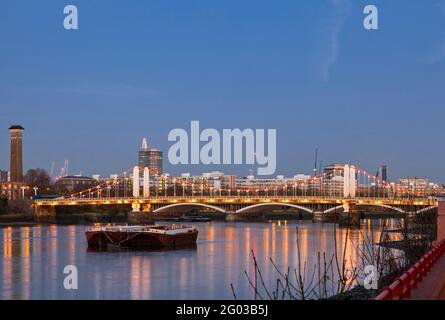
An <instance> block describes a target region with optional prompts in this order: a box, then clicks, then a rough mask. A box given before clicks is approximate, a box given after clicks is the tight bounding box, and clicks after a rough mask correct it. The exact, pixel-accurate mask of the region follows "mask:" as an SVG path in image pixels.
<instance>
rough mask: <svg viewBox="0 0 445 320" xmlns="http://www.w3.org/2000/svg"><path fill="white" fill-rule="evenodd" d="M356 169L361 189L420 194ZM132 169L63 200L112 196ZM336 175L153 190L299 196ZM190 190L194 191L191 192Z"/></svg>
mask: <svg viewBox="0 0 445 320" xmlns="http://www.w3.org/2000/svg"><path fill="white" fill-rule="evenodd" d="M352 168H354V169H355V170H356V172H357V174H358V179H357V182H358V186H359V187H360V186H364V187H367V188H380V187H386V188H389V189H390V190H391V191H396V192H400V191H401V190H403V192H404V193H407V194H412V195H415V194H416V190H410V188H408V189H407V188H406V187H401V186H397V185H395V184H393V183H390V182H388V181H385V180H382V179H380V178H379V177H376V176H374V175H372V174H370V173H369V172H368V171H366V170H363V169H361V168H358V167H354V166H352ZM131 170H132V169H131V168H129V169H128V170H127V171H124V172H123V173H121V174H119V175H118V176H117V177H116V178H115V179H113V180H107V181H104V182H103V183H101V184H99V185H97V186H94V187H92V188H88V189H85V190H83V191H80V192H77V193H73V194H71V195H69V196H65V197H63V198H64V199H73V198H84V197H85V196H86V195H88V197H89V198H91V197H94V196H95V195H97V196H98V197H101V194H102V192H103V191H106V192H107V193H111V190H112V189H113V187H115V188H116V186H120V185H121V183H122V182H123V183H124V187H125V186H128V185H131V182H132V181H133V176H132V175H130V176H128V177H127V172H131ZM333 175H334V173H332V172H329V173H326V172H325V173H322V174H320V175H318V176H314V177H311V178H308V179H304V180H300V181H296V182H292V183H288V182H286V184H285V185H282V184H276V185H270V186H257V187H249V186H243V187H238V188H226V187H214V186H209V185H208V184H207V182H206V180H207V179H208V178H206V177H187V178H185V177H173V176H158V175H154V180H155V181H158V179H159V178H161V181H162V182H161V184H160V186H157V185H155V188H153V189H155V192H154V193H155V195H156V196H158V194H159V192H160V191H161V192H162V191H163V192H165V193H167V191H168V190H169V186H170V188H173V189H174V190H173V191H174V193H175V195H176V194H177V192H176V188H177V187H179V188H182V189H183V196H185V193H186V192H185V188H187V189H188V190H187V193H188V191H191V192H192V194H193V195H194V194H195V193H201V195H202V196H203V192H204V190H209V193H210V196H212V194H213V192H214V191H215V190H216V191H217V192H218V193H219V194H221V193H227V194H229V195H231V194H232V192H236V193H237V194H238V195H240V194H241V193H243V194H246V195H249V194H254V193H257V194H258V193H266V194H267V193H268V192H269V191H273V192H278V191H283V192H286V193H287V191H288V190H289V188H290V189H291V190H292V189H293V192H294V194H295V193H296V190H295V189H298V188H299V187H301V188H307V187H308V186H309V185H311V184H315V183H320V187H321V184H322V183H323V180H324V179H329V178H332V176H333ZM360 175H363V176H362V178H363V184H362V179H361V177H360ZM366 179H367V181H366ZM190 180H192V181H190ZM284 180H285V179H284ZM197 181H198V182H197ZM190 188H191V190H189V189H190ZM153 189H151V190H153ZM115 190H116V189H115ZM128 191H129V190H126V192H128ZM322 191H323V190H322ZM124 192H125V189H124ZM115 193H116V192H115Z"/></svg>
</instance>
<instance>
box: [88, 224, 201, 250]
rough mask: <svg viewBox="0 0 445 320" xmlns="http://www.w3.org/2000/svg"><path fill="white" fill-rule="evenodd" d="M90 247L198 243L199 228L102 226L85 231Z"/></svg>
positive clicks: (139, 246)
mask: <svg viewBox="0 0 445 320" xmlns="http://www.w3.org/2000/svg"><path fill="white" fill-rule="evenodd" d="M85 234H86V237H87V242H88V247H90V248H98V247H105V246H108V245H119V246H122V247H130V248H133V247H137V248H143V247H177V246H189V245H194V244H196V240H197V238H198V230H197V229H195V228H194V227H187V226H176V225H168V226H158V225H154V226H102V227H94V228H92V229H90V230H88V231H86V232H85Z"/></svg>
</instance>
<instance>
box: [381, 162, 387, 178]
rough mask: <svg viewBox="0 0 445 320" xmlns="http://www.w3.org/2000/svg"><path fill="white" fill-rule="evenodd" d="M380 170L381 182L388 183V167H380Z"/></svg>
mask: <svg viewBox="0 0 445 320" xmlns="http://www.w3.org/2000/svg"><path fill="white" fill-rule="evenodd" d="M380 170H381V171H382V172H381V176H382V180H383V181H388V166H387V165H382V166H381V169H380Z"/></svg>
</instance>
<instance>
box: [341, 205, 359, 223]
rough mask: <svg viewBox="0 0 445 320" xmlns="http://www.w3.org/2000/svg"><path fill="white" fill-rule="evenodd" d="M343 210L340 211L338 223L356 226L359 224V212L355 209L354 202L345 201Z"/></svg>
mask: <svg viewBox="0 0 445 320" xmlns="http://www.w3.org/2000/svg"><path fill="white" fill-rule="evenodd" d="M343 208H344V211H343V212H342V213H340V216H339V223H340V225H345V226H351V227H358V226H360V213H359V212H358V210H357V204H356V203H354V202H345V203H344V204H343Z"/></svg>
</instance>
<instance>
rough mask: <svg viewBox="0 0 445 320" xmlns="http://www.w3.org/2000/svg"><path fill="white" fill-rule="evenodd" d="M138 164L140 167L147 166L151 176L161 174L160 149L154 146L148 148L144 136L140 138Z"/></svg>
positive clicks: (161, 157)
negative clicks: (140, 146) (140, 145)
mask: <svg viewBox="0 0 445 320" xmlns="http://www.w3.org/2000/svg"><path fill="white" fill-rule="evenodd" d="M138 165H139V167H140V168H148V169H149V170H150V175H151V176H155V175H156V176H161V175H162V174H163V155H162V151H161V150H159V149H156V148H149V147H148V142H147V139H146V138H144V139H143V140H142V148H141V150H140V151H139V163H138Z"/></svg>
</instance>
